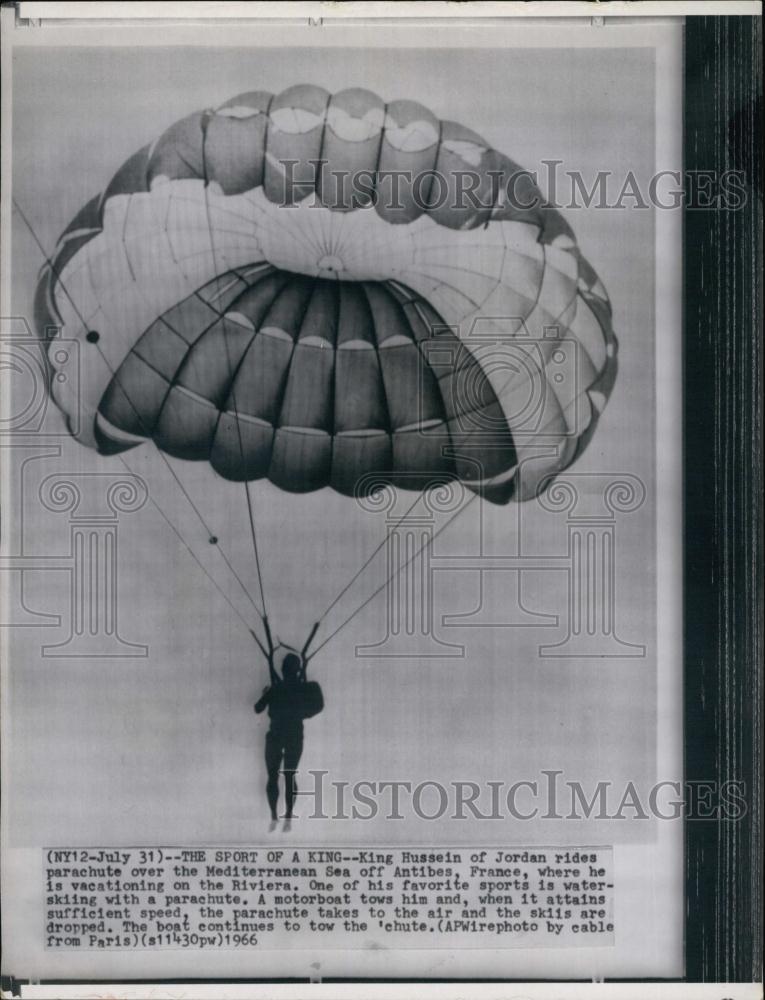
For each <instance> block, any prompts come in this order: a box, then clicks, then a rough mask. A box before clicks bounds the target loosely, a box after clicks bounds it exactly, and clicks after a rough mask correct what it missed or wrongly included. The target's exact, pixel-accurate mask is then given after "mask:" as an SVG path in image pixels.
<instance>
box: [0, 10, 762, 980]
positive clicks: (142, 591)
mask: <svg viewBox="0 0 765 1000" xmlns="http://www.w3.org/2000/svg"><path fill="white" fill-rule="evenodd" d="M21 6H22V7H24V6H30V7H32V8H34V7H35V6H36V5H34V4H32V5H21ZM40 6H42V7H47V6H50V5H45V4H43V5H40ZM64 6H66V5H64ZM89 6H91V7H95V8H98V7H102V6H106V7H108V6H109V5H100V4H93V5H89ZM138 6H140V5H138ZM154 6H162V5H154ZM189 6H194V5H189ZM220 6H225V5H220ZM255 6H258V5H255ZM285 6H288V5H285ZM356 6H363V5H356ZM401 6H403V7H406V6H407V5H401ZM432 6H433V7H434V8H437V7H440V5H438V4H434V5H432ZM572 6H577V5H572ZM602 6H604V7H607V6H608V5H602ZM637 6H639V5H637ZM667 6H670V7H671V6H672V5H667ZM731 6H736V5H731ZM750 6H754V5H750ZM3 15H4V17H5V16H6V15H9V16H8V17H7V18H6V20H5V21H4V25H3V36H4V37H3V246H4V253H3V264H2V267H3V273H2V278H3V294H2V310H1V313H2V341H1V342H0V347H1V348H2V365H1V366H0V367H2V375H3V380H4V381H3V411H2V425H1V430H0V461H1V462H2V501H3V515H4V516H3V539H2V552H1V553H0V595H1V603H0V625H1V626H2V628H1V629H0V635H1V637H2V639H1V641H2V738H3V743H2V751H3V752H2V767H3V773H2V779H3V780H2V794H3V810H2V882H3V951H4V957H3V969H2V971H3V976H4V977H7V976H10V977H16V978H20V979H22V980H24V981H26V982H31V983H34V982H35V981H41V980H42V981H45V980H52V981H58V980H60V981H71V982H78V981H82V980H90V981H93V982H107V981H114V982H126V981H129V980H136V979H140V980H151V981H155V980H168V981H173V980H183V979H191V978H193V979H200V978H209V979H212V980H216V981H221V980H226V979H238V980H248V979H253V980H273V979H281V980H293V979H296V980H299V981H304V982H305V981H308V980H311V981H313V982H320V981H321V980H323V979H328V978H329V979H337V978H343V977H346V978H348V977H350V978H353V977H360V978H366V979H369V980H378V979H380V980H381V979H385V980H396V979H429V978H432V979H438V980H443V981H449V980H476V979H493V980H502V979H505V980H519V981H520V980H529V981H532V980H545V979H556V980H584V981H592V980H598V981H599V980H603V979H639V978H651V979H681V978H682V977H683V974H684V972H683V970H684V944H683V942H684V917H685V911H686V896H685V892H686V889H685V882H684V872H683V857H684V824H685V823H687V822H688V818H689V813H690V814H695V813H698V812H699V811H700V810H701V809H702V808H709V809H710V810H712V811H713V813H714V815H715V816H716V817H717V818H718V820H721V821H731V822H735V820H736V819H737V818H738V817H739V816H741V815H743V813H744V812H745V811H746V809H747V790H746V789H745V788H743V787H742V785H741V784H740V783H737V782H735V781H730V782H725V783H723V784H720V785H718V786H716V787H715V788H714V789H713V790H712V792H711V793H708V792H707V791H705V792H703V793H702V792H700V791H699V790H698V789H696V794H695V796H694V794H693V790H689V788H688V787H687V785H686V784H685V783H684V749H683V746H684V744H683V726H684V712H683V677H684V660H683V657H684V651H683V607H684V603H683V600H684V598H683V531H684V522H683V505H682V497H683V482H684V480H683V471H682V470H683V427H684V411H683V374H682V373H683V357H684V354H683V293H682V289H683V253H684V250H683V211H684V208H687V204H686V202H687V197H688V185H687V183H686V181H687V178H685V177H684V176H683V105H682V92H683V78H682V70H683V23H682V18H673V17H666V18H658V19H649V18H635V19H632V20H627V21H623V20H622V19H613V23H610V22H611V19H610V18H609V17H607V16H606V17H581V18H573V17H572V18H562V19H560V20H557V21H556V20H552V19H551V20H550V21H549V22H545V21H544V20H542V21H539V20H535V19H532V18H519V19H518V21H512V20H510V21H505V22H503V23H495V22H493V21H492V22H491V23H483V24H481V23H478V22H476V23H475V24H474V23H472V22H470V23H469V24H462V25H459V24H456V23H450V22H449V20H448V19H446V20H444V19H442V20H438V19H435V20H434V21H433V23H431V24H425V23H420V22H419V21H416V22H415V21H412V23H407V22H406V20H405V19H404V18H402V19H401V20H400V21H396V19H395V18H393V19H391V20H389V21H386V22H384V23H381V24H380V25H377V26H374V27H371V26H367V25H364V24H361V23H353V20H352V19H351V20H350V21H349V22H348V23H345V22H343V23H340V22H339V21H338V23H337V24H332V23H326V24H324V23H321V19H319V20H316V19H309V18H304V19H302V20H299V21H298V20H296V21H295V22H294V23H293V24H291V25H287V26H285V25H280V24H277V23H276V22H275V21H269V20H268V19H266V20H263V21H262V23H257V21H252V20H250V21H248V20H244V21H243V22H242V23H241V24H239V25H235V24H232V23H231V22H227V23H217V22H215V23H212V22H211V23H209V24H203V23H200V24H196V25H195V24H190V23H178V24H171V23H169V22H165V21H161V22H159V21H158V22H157V24H156V25H151V24H148V23H144V22H141V23H136V24H134V25H130V24H125V25H121V26H119V25H117V24H109V23H101V24H100V25H99V26H98V27H90V28H89V27H88V26H87V23H86V22H85V21H83V22H82V23H79V22H77V21H76V20H75V21H74V22H73V23H71V24H68V25H67V24H65V23H64V22H62V24H60V25H58V24H56V23H53V22H50V23H48V22H47V21H46V19H45V16H44V15H43V16H42V18H41V20H40V22H39V23H36V22H35V19H34V12H32V13H31V15H30V16H31V18H32V20H31V21H30V22H29V23H26V22H24V23H22V22H20V21H19V20H18V12H16V18H17V20H16V23H15V25H14V22H13V17H14V12H12V11H10V10H7V9H4V10H3ZM760 85H761V84H760ZM696 193H697V196H698V198H699V199H702V198H704V197H707V196H708V192H707V189H706V187H705V186H702V185H701V183H699V186H698V191H697V192H696ZM748 193H749V189H748V188H747V186H746V182H745V181H744V180H742V178H741V176H740V174H739V173H737V172H736V171H735V170H731V171H730V172H729V173H728V174H726V175H724V176H722V177H717V178H715V180H714V196H715V197H716V198H717V199H721V200H722V201H723V202H724V203H725V205H726V206H728V207H730V208H731V210H733V209H735V208H736V206H737V203H743V202H744V201H745V200H746V198H747V195H748ZM6 251H8V252H6ZM685 253H688V247H687V246H686V248H685ZM686 669H687V667H686ZM710 815H712V813H710ZM4 981H5V980H4ZM29 988H30V989H31V988H32V987H29ZM8 995H10V994H8ZM22 995H30V996H31V995H32V994H31V993H28V994H22ZM78 995H79V994H78ZM92 995H94V996H95V995H106V994H105V993H93V994H92ZM113 995H115V996H116V995H120V996H122V995H123V994H122V993H120V994H117V993H114V994H113ZM125 995H128V994H125ZM129 995H135V996H138V995H140V994H139V993H134V994H129ZM157 995H160V994H157ZM174 995H175V994H174ZM738 995H741V996H749V994H748V993H741V994H736V996H738ZM751 995H752V996H755V995H756V994H755V993H754V992H753V993H752V994H751Z"/></svg>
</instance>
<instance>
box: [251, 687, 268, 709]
mask: <svg viewBox="0 0 765 1000" xmlns="http://www.w3.org/2000/svg"><path fill="white" fill-rule="evenodd" d="M270 701H271V688H270V687H267V688H264V689H263V694H262V695H261V696H260V698H259V699H258V701H256V702H255V711H256V713H257V714H258V715H260V713H261V712H263V711H264V710H265V709H266V707H267V705H268V703H269V702H270Z"/></svg>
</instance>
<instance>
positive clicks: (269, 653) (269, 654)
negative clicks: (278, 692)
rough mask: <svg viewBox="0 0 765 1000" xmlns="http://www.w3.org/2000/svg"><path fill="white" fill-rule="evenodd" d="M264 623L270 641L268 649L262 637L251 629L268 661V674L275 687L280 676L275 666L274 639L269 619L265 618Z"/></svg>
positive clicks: (267, 639) (267, 638) (251, 633)
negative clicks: (259, 637) (261, 639)
mask: <svg viewBox="0 0 765 1000" xmlns="http://www.w3.org/2000/svg"><path fill="white" fill-rule="evenodd" d="M263 625H264V626H265V630H266V641H267V642H268V649H266V647H265V646H264V645H263V643H262V642H261V641H260V639H258V637H257V636H256V635H255V633H254V632H253V631H252V629H250V635H251V636H252V638H253V639H254V640H255V643H256V645H257V647H258V649H259V650H260V651H261V653H262V654H263V657H264V658H265V660H266V662H267V663H268V676H269V678H270V680H271V686H272V687H273V686H274V685H276V684H278V683H279V682H280V677H279V675H278V674H277V672H276V668H275V667H274V642H273V639H272V638H271V629H270V627H269V624H268V619H266V618H264V619H263Z"/></svg>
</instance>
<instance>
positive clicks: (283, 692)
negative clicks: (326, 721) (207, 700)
mask: <svg viewBox="0 0 765 1000" xmlns="http://www.w3.org/2000/svg"><path fill="white" fill-rule="evenodd" d="M268 666H269V672H270V675H271V684H270V686H269V687H267V688H265V690H264V691H263V694H262V695H261V697H260V700H259V701H258V702H257V704H256V705H255V711H256V712H257V713H258V714H260V713H261V712H263V711H265V709H266V708H267V709H268V717H269V719H270V720H271V725H270V727H269V730H268V732H267V733H266V771H267V772H268V784H267V785H266V795H267V796H268V805H269V808H270V810H271V824H272V829H273V828H274V826H275V825H276V822H277V814H276V807H277V804H278V802H279V771H281V770H284V780H285V786H286V787H285V798H286V801H287V812H286V814H285V820H286V823H285V829H289V824H290V820H291V819H292V808H293V806H294V803H295V792H296V791H297V784H296V782H295V774H296V772H297V766H298V764H299V763H300V756H301V754H302V753H303V698H302V694H303V684H304V681H305V662H304V661H302V660H301V659H300V657H299V656H298V655H297V654H296V653H287V655H286V656H285V657H284V659H283V660H282V676H281V678H280V677H279V675H278V674H277V672H276V670H275V669H274V666H273V656H271V657H269V661H268ZM282 764H283V767H282Z"/></svg>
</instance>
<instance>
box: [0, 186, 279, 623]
mask: <svg viewBox="0 0 765 1000" xmlns="http://www.w3.org/2000/svg"><path fill="white" fill-rule="evenodd" d="M12 202H13V205H14V207H15V209H16V211H17V212H18V213H19V215H20V216H21V219H22V220H23V222H24V225H25V226H26V227H27V229H28V230H29V233H30V235H31V237H32V239H33V240H34V241H35V243H36V244H37V247H38V249H39V251H40V253H41V254H42V257H43V259H44V260H45V263H46V264H47V265H48V267H49V268H50V270H51V273H52V274H53V275H54V276H55V278H56V281H57V283H58V284H59V285H60V286H61V289H62V291H63V292H64V294H65V295H66V297H67V299H68V300H69V303H70V305H71V306H72V309H73V310H74V312H75V314H76V316H77V318H78V319H79V321H80V323H81V324H82V327H83V329H84V330H88V328H89V326H88V323H87V322H86V320H85V317H84V316H83V315H82V312H81V311H80V308H79V306H78V305H77V303H76V302H75V301H74V299H73V297H72V295H71V294H70V292H69V289H68V288H67V287H66V284H65V283H64V281H63V279H62V277H61V274H60V272H59V271H58V269H57V268H56V267H55V265H54V264H53V261H52V260H51V258H50V257H49V256H48V254H47V253H46V252H45V247H44V246H43V244H42V242H41V240H40V239H39V237H38V236H37V233H36V232H35V230H34V227H33V226H32V223H31V222H30V221H29V219H28V218H27V216H26V214H25V213H24V211H23V210H22V208H21V205H19V203H18V201H16V199H15V198H12ZM87 339H88V340H89V342H90V343H91V344H92V345H93V346H94V347H95V348H96V349H97V351H98V353H99V355H100V356H101V359H102V361H103V362H104V364H105V365H106V367H107V369H108V371H109V373H110V375H111V377H112V379H114V381H115V383H116V384H117V385H118V386H119V389H120V391H121V392H122V394H123V396H124V397H125V399H126V400H127V402H128V405H129V406H130V408H131V409H132V411H133V413H134V414H135V416H136V418H137V420H138V422H139V424H140V426H141V428H142V430H143V431H144V433H145V435H146V438H147V439H148V440H149V441H151V442H152V443H153V444H154V445H155V447H156V450H157V454H158V455H159V457H160V458H161V459H162V462H163V463H164V465H165V467H166V468H167V470H168V472H169V473H170V475H171V476H172V477H173V479H174V480H175V482H176V483H177V485H178V488H179V489H180V491H181V493H182V494H183V495H184V497H185V498H186V500H187V502H188V504H189V506H190V507H191V508H192V510H193V511H194V513H195V514H196V516H197V518H198V520H199V522H200V524H201V525H202V527H203V528H204V530H205V531H206V532H207V537H208V538H209V539H210V540H211V541H212V539H214V538H215V535H214V534H213V531H212V529H211V528H210V526H209V525H208V524H207V522H206V521H205V519H204V517H203V515H202V512H201V511H200V510H199V508H198V507H197V505H196V504H195V503H194V501H193V500H192V498H191V496H189V493H188V490H187V489H186V488H185V486H184V485H183V483H182V482H181V480H180V479H179V478H178V475H177V473H176V472H175V469H173V467H172V465H171V464H170V461H169V459H168V458H167V456H166V455H165V454H164V453H163V451H162V449H161V448H160V447H159V446H158V445H157V444H156V442H155V441H154V440H153V438H152V435H151V431H150V430H149V429H148V428H147V427H146V423H145V421H144V419H143V417H142V416H141V414H140V412H139V411H138V409H137V408H136V406H135V404H134V403H133V400H132V399H131V398H130V395H129V393H128V392H127V391H126V389H125V387H124V386H123V385H122V383H121V382H120V380H119V378H118V376H117V373H116V372H115V370H114V368H113V367H112V365H111V364H110V363H109V361H108V360H107V358H106V356H105V354H104V352H103V350H102V349H101V346H100V345H99V343H98V340H91V339H90V337H88V338H87ZM120 461H121V462H122V464H123V465H124V466H125V468H126V469H128V471H129V472H132V470H131V469H130V466H129V465H128V464H127V462H126V461H125V459H124V458H122V457H120ZM152 503H154V506H155V507H156V508H157V510H159V511H160V513H161V514H162V517H163V518H164V519H165V521H166V522H167V524H168V525H169V526H170V527H171V528H172V530H173V531H174V532H175V534H176V535H177V536H178V538H180V540H181V541H182V542H183V544H184V546H185V547H186V548H187V549H188V550H189V552H190V553H191V555H192V556H193V558H194V561H195V562H196V563H197V564H198V565H199V566H200V567H201V569H202V570H203V572H204V573H205V575H206V576H207V577H208V578H209V579H210V580H212V582H213V583H214V584H215V586H216V587H217V589H218V590H219V591H220V592H221V593H222V594H223V596H224V597H225V598H226V601H227V602H228V603H229V604H231V601H230V600H229V599H228V597H227V596H226V594H225V593H224V591H223V590H222V589H221V587H220V586H219V585H218V583H217V582H216V581H215V579H214V578H213V577H212V576H210V574H209V573H208V571H207V570H206V569H205V567H204V565H203V564H202V563H201V562H200V560H199V558H198V557H197V555H196V554H195V553H194V551H193V549H192V548H191V546H190V545H189V543H188V542H187V541H186V540H185V539H184V538H183V536H182V535H181V533H180V531H179V530H178V528H177V527H176V526H175V525H174V524H173V523H172V521H171V520H170V519H169V517H168V516H167V515H166V514H165V513H164V512H163V511H162V510H161V509H160V508H159V506H158V505H157V503H156V501H154V500H153V499H152ZM215 548H216V549H217V550H218V552H219V553H220V556H221V558H222V559H223V561H224V563H225V564H226V566H227V567H228V570H229V572H230V573H231V574H232V576H233V577H234V579H235V580H236V582H237V583H238V584H239V586H240V587H241V588H242V591H243V592H244V595H245V597H246V598H247V600H248V601H249V603H250V604H251V605H252V607H253V609H254V610H255V612H256V613H257V614H258V616H259V617H261V618H262V617H263V615H262V613H261V610H260V608H259V607H258V606H257V604H255V602H254V601H253V599H252V595H251V594H250V592H249V590H248V589H247V587H245V585H244V582H243V580H242V578H241V577H240V576H239V574H238V573H237V571H236V570H235V568H234V566H233V565H232V563H231V560H230V559H229V558H228V556H227V555H226V553H225V552H224V550H223V548H222V547H221V546H220V545H219V544H218V541H217V539H216V540H215ZM231 607H232V608H233V609H234V611H236V613H237V615H239V617H240V618H241V619H242V621H243V622H244V618H242V616H241V614H239V611H238V610H237V609H236V607H234V605H233V604H231ZM245 624H247V623H246V622H245ZM247 627H248V628H249V625H247Z"/></svg>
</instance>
